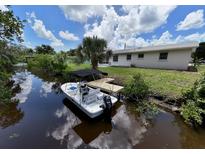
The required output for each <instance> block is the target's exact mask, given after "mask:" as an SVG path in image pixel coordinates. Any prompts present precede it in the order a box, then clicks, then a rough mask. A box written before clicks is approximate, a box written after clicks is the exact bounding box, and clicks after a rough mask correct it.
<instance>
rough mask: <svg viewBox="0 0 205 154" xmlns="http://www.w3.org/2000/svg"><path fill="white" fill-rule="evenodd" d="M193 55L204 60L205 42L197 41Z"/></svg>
mask: <svg viewBox="0 0 205 154" xmlns="http://www.w3.org/2000/svg"><path fill="white" fill-rule="evenodd" d="M195 56H196V58H197V59H203V60H205V42H201V43H199V47H198V48H196V52H195Z"/></svg>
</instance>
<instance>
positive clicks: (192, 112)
mask: <svg viewBox="0 0 205 154" xmlns="http://www.w3.org/2000/svg"><path fill="white" fill-rule="evenodd" d="M202 113H204V110H203V109H201V108H200V107H198V106H197V105H196V104H195V102H193V101H192V100H188V102H187V103H186V104H183V105H182V110H181V115H182V117H183V118H184V119H185V122H187V123H192V124H194V125H196V124H199V125H201V124H202V120H203V118H202V116H201V115H202Z"/></svg>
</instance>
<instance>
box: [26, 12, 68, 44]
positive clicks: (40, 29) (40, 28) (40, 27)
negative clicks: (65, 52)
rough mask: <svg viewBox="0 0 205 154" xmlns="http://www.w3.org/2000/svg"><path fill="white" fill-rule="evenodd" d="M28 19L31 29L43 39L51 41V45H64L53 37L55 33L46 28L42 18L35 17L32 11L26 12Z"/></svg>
mask: <svg viewBox="0 0 205 154" xmlns="http://www.w3.org/2000/svg"><path fill="white" fill-rule="evenodd" d="M26 15H27V17H28V21H29V23H30V24H31V27H32V29H33V30H34V31H35V33H36V34H37V35H38V36H39V37H41V38H44V39H47V40H50V41H51V44H50V45H51V46H53V47H62V46H64V44H63V42H62V41H61V40H59V39H57V38H56V37H55V35H54V34H53V33H52V32H51V31H50V30H48V29H46V27H45V25H44V23H43V21H42V20H39V19H37V17H36V15H35V13H34V12H32V13H26Z"/></svg>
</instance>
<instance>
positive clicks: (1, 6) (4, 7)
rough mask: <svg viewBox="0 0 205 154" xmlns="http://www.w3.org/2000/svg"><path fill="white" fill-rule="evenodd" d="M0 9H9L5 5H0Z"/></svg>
mask: <svg viewBox="0 0 205 154" xmlns="http://www.w3.org/2000/svg"><path fill="white" fill-rule="evenodd" d="M0 10H1V11H2V12H5V11H9V9H8V8H7V7H6V6H5V5H0Z"/></svg>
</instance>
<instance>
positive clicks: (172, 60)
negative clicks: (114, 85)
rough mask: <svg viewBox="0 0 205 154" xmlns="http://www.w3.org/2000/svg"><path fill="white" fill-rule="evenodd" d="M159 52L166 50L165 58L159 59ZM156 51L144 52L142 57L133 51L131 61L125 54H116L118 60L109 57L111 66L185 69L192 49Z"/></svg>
mask: <svg viewBox="0 0 205 154" xmlns="http://www.w3.org/2000/svg"><path fill="white" fill-rule="evenodd" d="M160 52H168V58H167V60H159V54H160ZM160 52H159V51H156V52H145V53H144V58H143V59H138V54H137V53H133V54H132V59H131V61H127V55H126V54H120V55H118V62H113V57H112V56H111V57H110V59H109V62H110V65H111V66H130V65H131V64H132V65H134V66H136V67H144V68H161V69H176V70H187V66H188V64H189V62H190V61H191V53H192V52H193V49H183V50H172V51H160Z"/></svg>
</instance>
